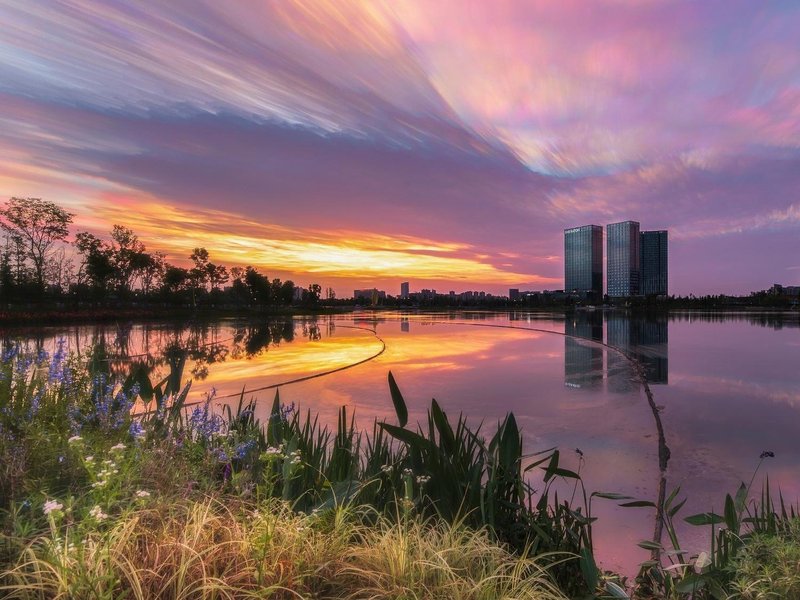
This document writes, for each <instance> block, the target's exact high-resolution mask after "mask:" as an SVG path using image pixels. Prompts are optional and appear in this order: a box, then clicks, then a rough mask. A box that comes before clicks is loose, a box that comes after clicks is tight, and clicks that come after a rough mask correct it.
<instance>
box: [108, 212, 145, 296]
mask: <svg viewBox="0 0 800 600" xmlns="http://www.w3.org/2000/svg"><path fill="white" fill-rule="evenodd" d="M111 240H112V242H111V248H112V252H113V254H112V261H113V264H114V269H115V271H116V272H115V273H114V277H115V279H116V280H117V286H118V288H119V290H120V291H121V292H123V293H127V292H130V291H131V288H132V287H133V282H134V280H135V279H136V277H137V276H138V275H139V274H140V272H141V271H142V270H143V269H144V268H145V267H146V266H147V259H146V258H145V257H144V254H145V247H144V244H143V243H142V242H140V241H139V237H138V236H137V235H136V234H135V233H133V231H132V230H130V229H128V228H127V227H124V226H122V225H114V228H113V229H112V231H111Z"/></svg>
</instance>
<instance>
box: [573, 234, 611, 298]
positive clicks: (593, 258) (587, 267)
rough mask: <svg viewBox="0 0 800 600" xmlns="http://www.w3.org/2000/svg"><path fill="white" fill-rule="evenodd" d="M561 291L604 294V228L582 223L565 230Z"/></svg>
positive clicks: (601, 295) (593, 294) (595, 296)
mask: <svg viewBox="0 0 800 600" xmlns="http://www.w3.org/2000/svg"><path fill="white" fill-rule="evenodd" d="M564 291H565V292H567V293H571V292H577V293H579V294H586V295H590V296H593V300H595V301H599V300H600V299H601V298H602V297H603V228H602V227H601V226H600V225H583V226H582V227H572V228H570V229H565V230H564Z"/></svg>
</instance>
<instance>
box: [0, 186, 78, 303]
mask: <svg viewBox="0 0 800 600" xmlns="http://www.w3.org/2000/svg"><path fill="white" fill-rule="evenodd" d="M74 216H75V215H73V214H72V213H69V212H67V211H65V210H64V209H63V208H61V207H60V206H58V205H57V204H54V203H53V202H49V201H47V200H42V199H41V198H11V199H10V200H9V201H8V202H7V203H6V206H5V207H4V208H2V209H0V227H2V228H3V229H4V230H5V231H6V232H8V234H9V235H10V236H11V237H12V238H15V239H18V240H21V243H22V247H23V248H24V251H25V255H26V257H27V258H29V259H30V261H31V263H33V273H34V278H35V280H36V284H37V285H38V286H39V289H40V290H42V291H43V290H44V286H45V265H46V264H47V259H48V258H49V256H50V254H51V253H52V252H53V249H54V246H55V245H56V242H59V241H64V240H66V239H67V235H69V224H70V223H72V217H74Z"/></svg>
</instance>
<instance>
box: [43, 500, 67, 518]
mask: <svg viewBox="0 0 800 600" xmlns="http://www.w3.org/2000/svg"><path fill="white" fill-rule="evenodd" d="M62 508H64V505H63V504H61V502H59V501H58V500H48V501H47V502H45V503H44V506H43V507H42V510H43V511H44V514H46V515H49V514H50V513H51V512H53V511H54V510H61V509H62Z"/></svg>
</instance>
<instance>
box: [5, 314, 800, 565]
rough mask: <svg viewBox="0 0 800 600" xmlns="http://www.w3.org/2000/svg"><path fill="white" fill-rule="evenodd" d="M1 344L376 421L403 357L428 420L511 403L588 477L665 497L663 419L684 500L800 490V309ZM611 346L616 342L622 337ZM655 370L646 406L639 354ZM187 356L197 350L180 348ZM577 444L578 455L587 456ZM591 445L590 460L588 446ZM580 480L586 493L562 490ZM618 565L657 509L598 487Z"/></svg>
mask: <svg viewBox="0 0 800 600" xmlns="http://www.w3.org/2000/svg"><path fill="white" fill-rule="evenodd" d="M0 333H2V343H3V345H4V346H8V345H10V344H13V343H21V344H23V345H24V346H26V347H28V348H29V349H32V350H33V349H46V350H49V351H52V350H53V349H54V347H55V345H56V343H57V340H59V339H63V340H65V342H64V343H65V344H66V345H67V347H68V349H69V350H70V351H73V352H79V353H82V354H84V355H89V354H91V353H94V356H95V358H96V359H97V360H101V361H104V362H105V363H106V364H107V365H108V367H109V369H110V370H111V371H114V372H118V373H127V372H128V371H129V370H130V369H132V368H134V367H135V368H138V369H143V370H145V371H147V372H149V373H150V377H151V379H152V380H154V381H155V380H157V379H159V378H162V377H166V376H169V375H170V374H171V375H172V376H173V377H175V378H179V379H180V380H182V381H189V380H191V381H192V388H191V392H190V395H189V401H190V402H201V401H203V400H204V398H205V397H206V396H207V395H208V394H209V393H211V391H212V389H213V390H215V394H216V395H215V398H214V403H215V404H221V403H224V402H230V403H234V402H237V401H238V398H239V395H240V394H241V393H242V392H243V391H244V394H245V398H250V397H256V398H258V399H259V400H260V403H259V406H260V408H261V415H260V416H261V417H262V418H264V417H266V415H267V414H268V412H269V408H270V406H271V403H272V399H273V397H274V394H275V390H276V389H277V388H279V389H280V394H281V399H282V400H283V401H284V402H285V403H289V404H290V403H294V404H295V406H296V407H297V409H298V410H306V409H310V410H311V411H313V412H317V413H319V415H320V418H321V420H322V421H323V422H326V423H330V424H335V422H336V416H337V409H338V408H339V407H340V406H342V405H347V406H348V408H349V409H350V410H352V411H355V414H356V419H357V422H358V423H360V425H361V427H362V428H365V429H366V428H368V427H370V426H371V423H372V420H373V419H374V418H379V419H387V420H389V421H393V420H394V418H395V417H394V412H393V409H392V403H391V399H390V395H389V390H388V386H387V383H386V379H387V373H388V372H389V370H391V371H392V372H393V374H394V376H395V378H396V379H397V382H398V384H399V386H400V388H401V390H402V392H403V394H404V396H405V398H406V400H407V402H408V405H409V413H410V420H411V421H412V422H414V421H416V420H422V419H424V417H425V414H426V409H427V407H428V406H429V403H430V400H431V398H436V399H437V401H438V402H439V403H440V404H441V405H442V407H443V408H444V409H445V410H446V411H447V412H448V413H450V414H451V415H453V416H455V415H456V414H457V413H459V412H463V413H464V414H465V415H467V416H468V418H469V419H470V421H471V422H472V423H473V424H476V425H477V424H478V423H480V422H484V428H485V431H486V433H487V435H490V434H491V432H493V430H494V426H495V424H496V423H497V422H498V421H499V420H500V419H502V417H503V416H504V415H505V414H506V413H507V412H509V411H513V412H514V414H515V416H516V417H517V420H518V422H519V424H520V426H521V427H522V428H523V431H524V435H525V448H526V451H528V452H533V451H535V450H543V449H546V448H550V447H553V446H558V447H559V448H560V449H561V450H562V455H563V456H564V463H565V464H564V466H566V467H568V468H572V469H577V468H579V467H580V469H581V474H582V475H583V476H584V480H585V483H586V487H587V490H588V491H590V492H591V491H604V492H618V493H621V494H626V495H629V496H633V497H635V498H638V499H650V500H653V499H655V497H656V495H657V493H658V486H659V483H660V481H661V477H662V473H661V470H660V465H659V436H658V432H657V427H656V420H657V418H658V419H660V421H661V424H662V426H663V432H664V442H665V443H666V445H667V446H668V448H669V450H670V458H669V462H668V465H667V469H666V472H665V474H664V476H665V478H666V489H667V492H669V491H671V490H672V489H673V488H674V487H676V486H680V487H681V495H682V496H683V495H685V496H687V497H688V502H687V504H686V506H685V507H684V509H683V511H682V512H681V514H682V515H683V516H688V515H690V514H694V513H698V512H704V511H707V510H712V509H713V510H716V511H718V512H721V511H722V504H723V501H724V496H725V493H727V492H733V491H735V489H736V487H737V486H738V484H739V482H740V481H742V480H744V481H749V480H750V477H751V476H752V474H753V470H754V469H755V467H756V465H757V464H758V462H759V455H760V454H761V452H762V451H765V450H768V451H772V452H774V453H775V457H774V458H771V459H769V460H767V462H766V463H765V464H764V466H763V467H762V471H760V474H759V477H758V478H757V479H756V484H755V486H754V491H755V492H756V494H758V492H759V491H760V481H761V477H760V475H761V474H768V475H769V478H770V481H771V482H772V484H773V488H774V490H776V489H777V486H780V488H781V490H782V491H783V494H784V497H786V498H787V500H791V501H796V500H797V499H798V498H800V418H798V417H800V316H799V315H798V314H797V313H796V312H795V313H786V314H777V313H749V312H747V313H744V312H743V313H732V312H725V313H699V312H688V311H687V312H672V313H670V315H669V316H666V315H658V316H652V317H642V316H637V317H631V316H629V315H628V314H627V313H625V312H624V311H614V310H611V311H603V310H596V311H585V312H575V313H572V314H567V315H564V314H557V313H528V312H511V313H510V312H504V313H488V312H443V313H403V312H381V313H372V312H361V313H359V312H355V313H351V314H346V315H336V316H324V317H318V318H305V317H304V318H295V319H272V320H263V321H242V320H235V319H231V320H220V321H216V322H210V323H202V324H192V325H186V324H177V323H127V324H124V325H117V326H108V325H88V326H87V325H80V326H67V327H64V326H59V327H42V328H36V329H31V328H27V329H24V330H23V329H19V330H15V329H6V330H4V331H2V332H0ZM609 346H610V347H613V348H610V347H609ZM617 350H621V351H622V352H624V353H626V354H627V355H628V356H630V357H632V358H634V359H635V360H636V361H638V363H639V364H640V365H641V368H642V370H643V372H644V374H645V375H646V379H647V382H648V386H649V389H650V392H651V394H652V399H653V403H652V404H651V403H650V402H648V399H647V396H646V394H645V390H644V387H643V385H642V384H641V382H640V380H639V379H638V378H637V373H636V370H635V366H634V364H633V363H632V362H631V361H629V360H628V359H627V358H626V357H625V356H623V355H622V354H620V352H618V351H617ZM182 357H185V361H183V360H182ZM578 450H579V451H580V452H578ZM581 456H582V459H581ZM565 493H567V494H569V493H571V489H567V490H565ZM593 508H594V512H595V514H596V515H597V516H599V517H600V519H599V521H598V522H597V524H596V527H595V535H596V540H597V546H598V555H599V557H600V559H601V561H602V563H603V566H604V567H606V568H611V569H621V570H623V571H624V572H627V573H629V574H632V573H633V572H635V570H636V565H637V564H638V563H639V562H640V561H642V560H646V559H647V557H648V552H647V551H645V550H642V549H639V548H637V547H636V543H637V542H638V541H640V540H642V539H646V538H650V537H651V536H652V532H653V510H652V509H641V508H639V509H632V508H619V507H617V506H616V503H615V502H613V501H610V500H596V501H595V504H594V506H593ZM708 534H709V532H708V530H707V529H705V528H693V527H690V526H688V525H687V526H684V527H683V528H682V541H683V542H684V547H688V548H690V549H692V550H695V551H697V550H700V549H702V548H703V547H704V546H705V545H706V544H707V543H708Z"/></svg>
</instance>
